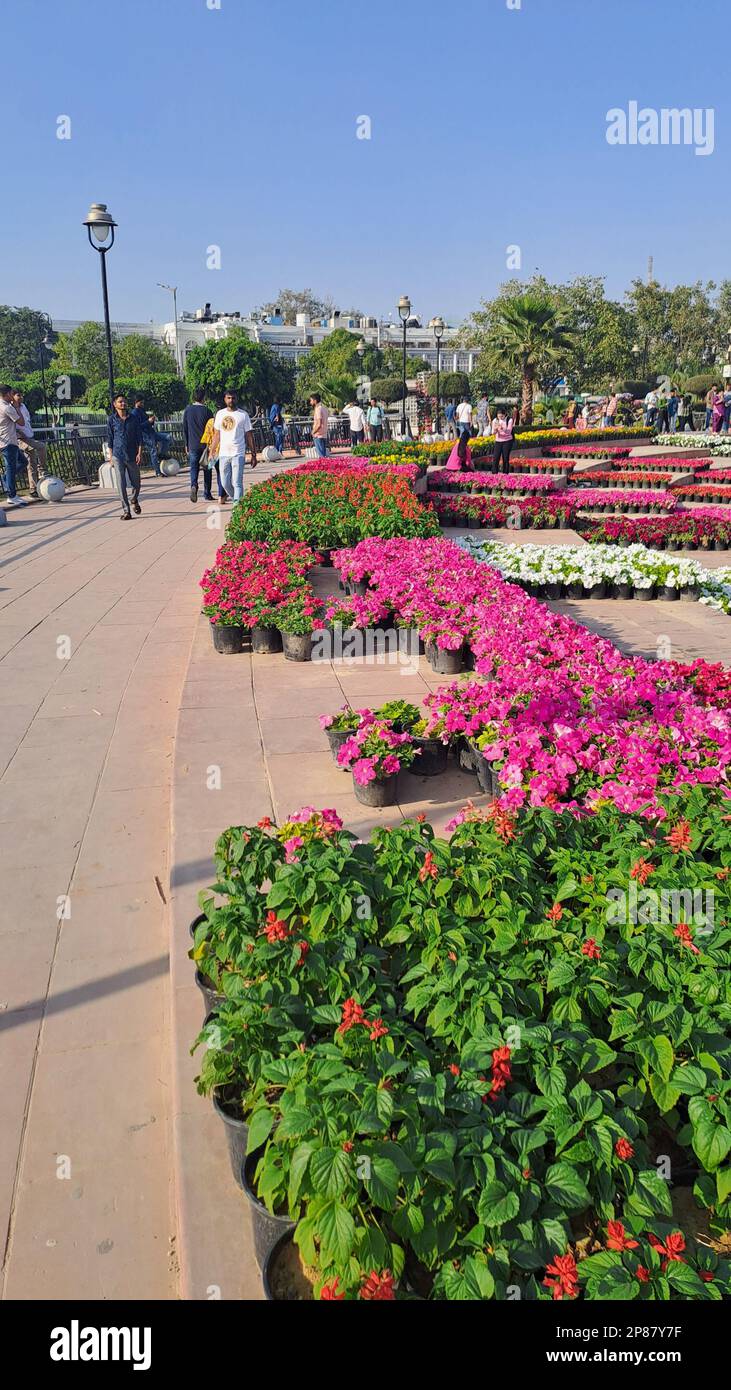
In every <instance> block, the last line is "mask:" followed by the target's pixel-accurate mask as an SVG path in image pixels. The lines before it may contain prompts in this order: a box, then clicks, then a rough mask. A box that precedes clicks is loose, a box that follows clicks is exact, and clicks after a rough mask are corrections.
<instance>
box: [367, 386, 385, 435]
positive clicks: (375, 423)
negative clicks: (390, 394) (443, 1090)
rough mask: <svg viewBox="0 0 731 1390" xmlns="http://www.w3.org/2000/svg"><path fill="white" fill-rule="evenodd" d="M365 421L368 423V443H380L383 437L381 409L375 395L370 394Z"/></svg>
mask: <svg viewBox="0 0 731 1390" xmlns="http://www.w3.org/2000/svg"><path fill="white" fill-rule="evenodd" d="M366 422H367V424H368V440H369V443H371V444H380V442H381V440H382V439H383V410H382V408H381V406H380V405H379V404H378V401H377V400H376V398H375V396H371V400H370V404H369V406H368V410H367V412H366Z"/></svg>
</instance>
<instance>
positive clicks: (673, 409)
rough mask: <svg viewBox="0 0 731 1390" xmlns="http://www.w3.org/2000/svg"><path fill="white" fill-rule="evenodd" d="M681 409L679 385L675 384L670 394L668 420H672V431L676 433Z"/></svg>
mask: <svg viewBox="0 0 731 1390" xmlns="http://www.w3.org/2000/svg"><path fill="white" fill-rule="evenodd" d="M679 409H680V396H679V395H678V388H677V386H673V388H672V390H671V392H670V395H669V396H668V420H669V421H670V433H671V434H675V431H676V430H677V428H678V411H679Z"/></svg>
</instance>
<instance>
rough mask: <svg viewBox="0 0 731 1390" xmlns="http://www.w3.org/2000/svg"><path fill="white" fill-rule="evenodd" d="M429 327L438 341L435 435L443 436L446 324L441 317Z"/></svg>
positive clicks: (434, 320) (433, 320)
mask: <svg viewBox="0 0 731 1390" xmlns="http://www.w3.org/2000/svg"><path fill="white" fill-rule="evenodd" d="M429 327H430V328H431V329H432V331H433V333H434V337H435V339H436V344H437V423H436V430H435V433H436V434H441V409H442V398H441V394H440V391H439V368H440V365H441V355H442V336H443V334H444V329H445V327H446V324H445V322H444V319H443V318H442V317H441V315H440V316H439V317H438V318H435V319H432V321H431V323H430V324H429Z"/></svg>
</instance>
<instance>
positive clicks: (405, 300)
mask: <svg viewBox="0 0 731 1390" xmlns="http://www.w3.org/2000/svg"><path fill="white" fill-rule="evenodd" d="M410 314H411V300H410V299H409V296H408V295H407V294H402V296H401V298H400V300H399V302H398V316H399V318H400V320H401V322H402V324H403V326H404V364H403V392H404V393H403V396H402V397H401V438H402V439H405V438H406V324H407V322H408V319H409V317H410Z"/></svg>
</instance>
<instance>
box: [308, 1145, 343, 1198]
mask: <svg viewBox="0 0 731 1390" xmlns="http://www.w3.org/2000/svg"><path fill="white" fill-rule="evenodd" d="M352 1176H353V1160H352V1158H351V1156H350V1154H348V1153H346V1152H345V1150H344V1149H331V1148H327V1147H326V1148H322V1149H317V1150H316V1151H315V1153H313V1155H312V1158H311V1159H310V1177H311V1178H312V1185H313V1187H314V1188H315V1191H316V1192H320V1193H321V1194H322V1196H323V1197H339V1196H341V1194H342V1193H343V1192H345V1191H346V1189H347V1188H348V1187H349V1186H350V1182H351V1179H352Z"/></svg>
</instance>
